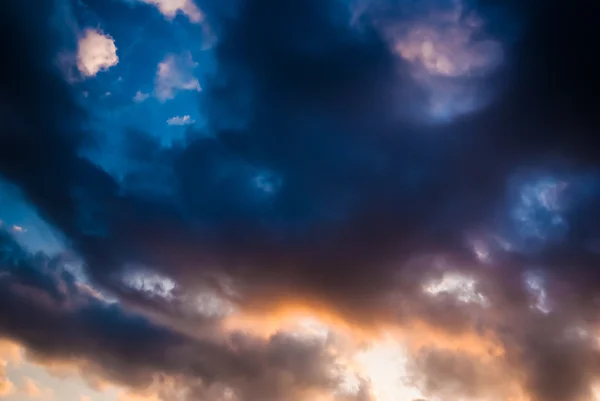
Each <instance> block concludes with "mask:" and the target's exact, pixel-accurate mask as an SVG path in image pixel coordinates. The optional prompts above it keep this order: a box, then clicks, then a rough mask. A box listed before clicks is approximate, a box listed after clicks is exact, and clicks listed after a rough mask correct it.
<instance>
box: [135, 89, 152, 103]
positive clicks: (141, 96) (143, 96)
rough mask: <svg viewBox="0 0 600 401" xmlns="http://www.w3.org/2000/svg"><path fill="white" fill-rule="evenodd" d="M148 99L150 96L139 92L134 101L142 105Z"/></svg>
mask: <svg viewBox="0 0 600 401" xmlns="http://www.w3.org/2000/svg"><path fill="white" fill-rule="evenodd" d="M148 97H150V95H149V94H147V93H144V92H140V91H137V93H136V94H135V96H134V97H133V101H134V102H136V103H142V102H143V101H144V100H146V99H148Z"/></svg>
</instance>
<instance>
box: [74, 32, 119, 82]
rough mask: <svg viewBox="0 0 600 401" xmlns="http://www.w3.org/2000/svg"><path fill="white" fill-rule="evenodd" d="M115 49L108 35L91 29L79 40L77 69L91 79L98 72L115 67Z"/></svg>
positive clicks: (112, 40) (117, 58) (116, 59)
mask: <svg viewBox="0 0 600 401" xmlns="http://www.w3.org/2000/svg"><path fill="white" fill-rule="evenodd" d="M118 62H119V57H118V56H117V47H116V46H115V41H114V39H113V38H112V37H111V36H110V35H106V34H104V33H102V32H101V31H97V30H94V29H91V28H88V29H86V30H85V31H84V32H83V35H82V36H81V37H80V38H79V43H78V48H77V68H78V69H79V71H80V72H81V74H83V75H84V76H86V77H93V76H95V75H96V74H97V73H98V72H99V71H106V70H108V69H109V68H110V67H113V66H115V65H117V63H118Z"/></svg>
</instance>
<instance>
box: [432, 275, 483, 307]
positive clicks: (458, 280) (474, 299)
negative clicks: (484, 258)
mask: <svg viewBox="0 0 600 401" xmlns="http://www.w3.org/2000/svg"><path fill="white" fill-rule="evenodd" d="M423 290H424V292H425V293H426V294H429V295H431V296H438V295H441V294H448V295H452V296H454V297H455V298H456V299H457V300H458V301H460V302H464V303H476V304H479V305H481V306H487V305H488V299H487V297H486V296H485V295H484V294H482V293H481V292H479V291H478V289H477V280H475V278H473V277H469V276H466V275H463V274H460V273H454V272H447V273H445V274H444V275H443V276H442V277H441V278H440V279H437V280H433V281H431V282H428V283H427V284H426V285H425V286H424V287H423Z"/></svg>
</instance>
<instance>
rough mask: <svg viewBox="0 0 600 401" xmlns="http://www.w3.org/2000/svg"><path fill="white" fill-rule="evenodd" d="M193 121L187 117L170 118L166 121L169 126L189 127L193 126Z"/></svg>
mask: <svg viewBox="0 0 600 401" xmlns="http://www.w3.org/2000/svg"><path fill="white" fill-rule="evenodd" d="M194 122H195V121H194V120H192V118H191V117H190V116H189V115H185V116H175V117H171V118H169V119H168V120H167V124H169V125H189V124H193V123H194Z"/></svg>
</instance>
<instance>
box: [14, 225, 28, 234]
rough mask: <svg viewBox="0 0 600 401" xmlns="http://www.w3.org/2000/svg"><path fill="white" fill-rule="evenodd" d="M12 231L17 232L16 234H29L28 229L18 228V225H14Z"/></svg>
mask: <svg viewBox="0 0 600 401" xmlns="http://www.w3.org/2000/svg"><path fill="white" fill-rule="evenodd" d="M12 229H13V231H14V232H16V233H26V232H27V229H26V228H23V227H21V226H18V225H16V224H14V225H13V226H12Z"/></svg>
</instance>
